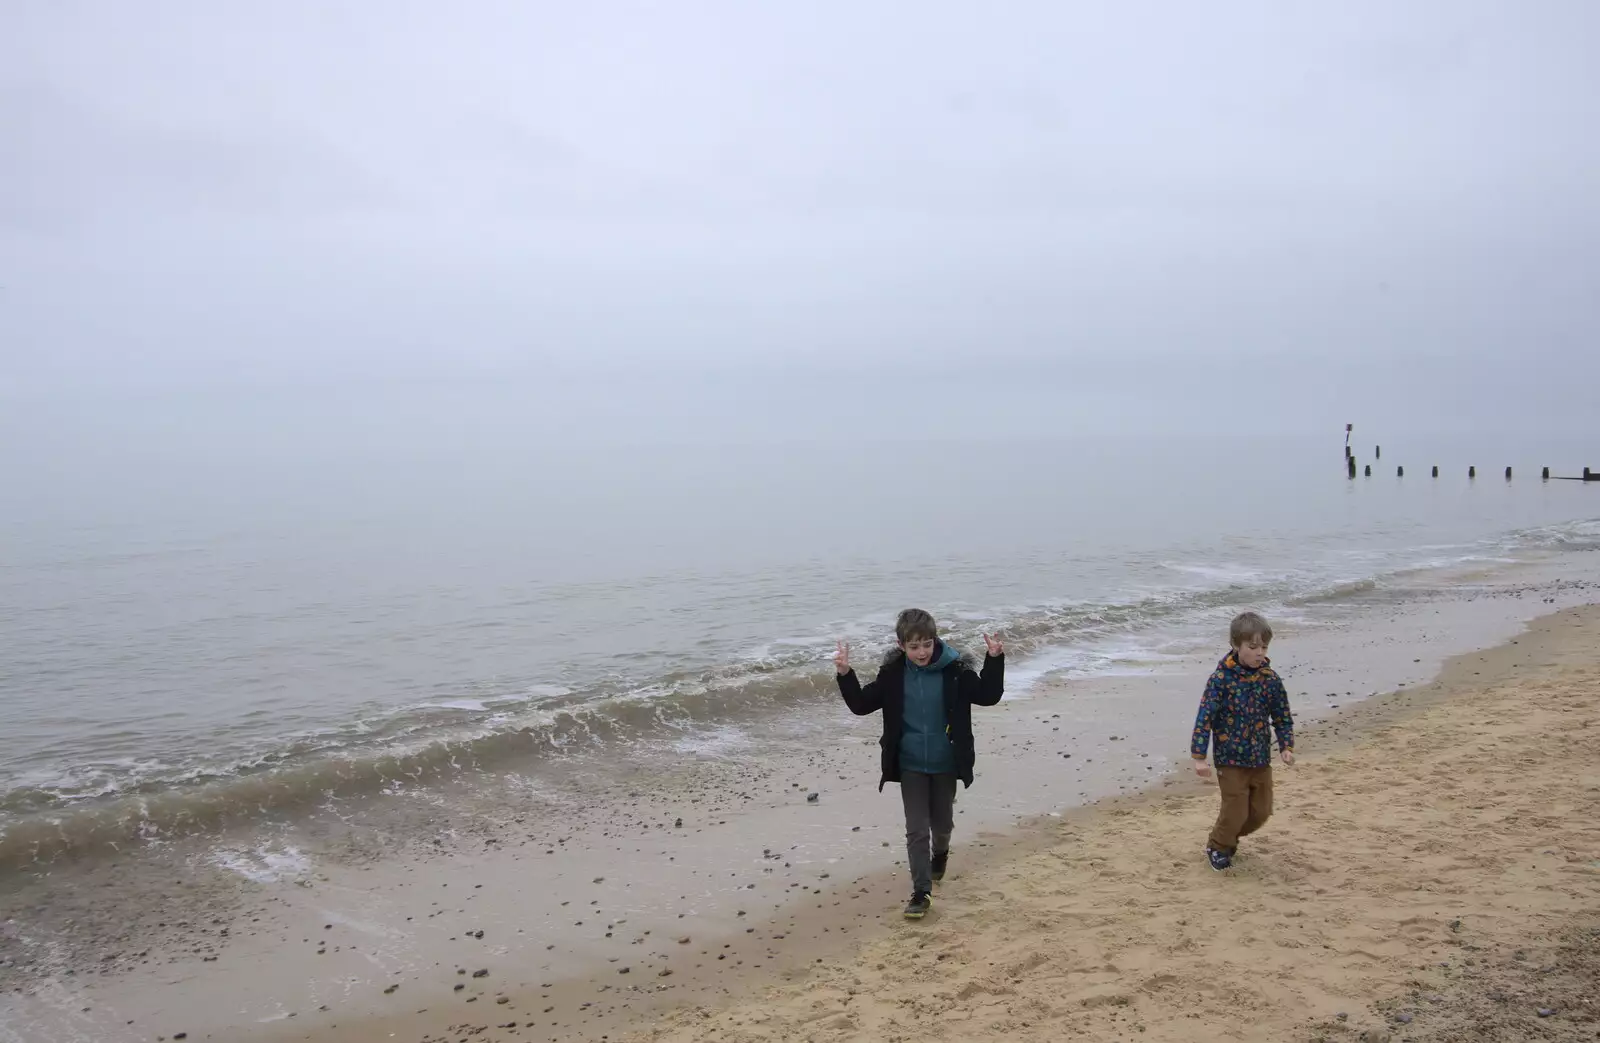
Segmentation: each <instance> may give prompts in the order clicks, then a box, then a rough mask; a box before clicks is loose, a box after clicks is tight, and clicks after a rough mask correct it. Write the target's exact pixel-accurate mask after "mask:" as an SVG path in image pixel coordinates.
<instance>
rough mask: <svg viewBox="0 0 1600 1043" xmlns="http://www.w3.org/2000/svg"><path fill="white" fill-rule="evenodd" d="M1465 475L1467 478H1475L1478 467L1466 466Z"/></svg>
mask: <svg viewBox="0 0 1600 1043" xmlns="http://www.w3.org/2000/svg"><path fill="white" fill-rule="evenodd" d="M1467 477H1468V478H1476V477H1478V469H1477V467H1469V468H1467Z"/></svg>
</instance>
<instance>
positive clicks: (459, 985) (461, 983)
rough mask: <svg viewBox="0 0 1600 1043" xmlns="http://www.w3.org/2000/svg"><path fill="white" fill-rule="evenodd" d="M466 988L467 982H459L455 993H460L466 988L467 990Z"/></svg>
mask: <svg viewBox="0 0 1600 1043" xmlns="http://www.w3.org/2000/svg"><path fill="white" fill-rule="evenodd" d="M466 987H467V986H466V983H465V982H459V981H458V982H456V988H455V991H456V992H460V991H461V990H462V989H464V988H466Z"/></svg>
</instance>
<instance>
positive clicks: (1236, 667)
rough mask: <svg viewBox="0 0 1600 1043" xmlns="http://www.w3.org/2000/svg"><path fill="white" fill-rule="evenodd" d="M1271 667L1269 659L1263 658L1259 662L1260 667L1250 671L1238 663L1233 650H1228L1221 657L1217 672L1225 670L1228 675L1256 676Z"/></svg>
mask: <svg viewBox="0 0 1600 1043" xmlns="http://www.w3.org/2000/svg"><path fill="white" fill-rule="evenodd" d="M1271 666H1272V660H1271V658H1269V657H1263V658H1262V660H1261V665H1260V666H1258V667H1256V668H1255V669H1254V670H1252V669H1250V668H1249V667H1247V666H1245V665H1244V664H1242V663H1240V662H1239V657H1238V656H1237V655H1235V654H1234V652H1233V649H1231V648H1230V649H1228V654H1227V655H1225V656H1223V657H1222V659H1221V660H1220V661H1219V662H1218V663H1217V669H1218V670H1226V671H1228V672H1229V673H1230V674H1258V673H1260V672H1261V671H1263V670H1266V669H1269V668H1270V667H1271Z"/></svg>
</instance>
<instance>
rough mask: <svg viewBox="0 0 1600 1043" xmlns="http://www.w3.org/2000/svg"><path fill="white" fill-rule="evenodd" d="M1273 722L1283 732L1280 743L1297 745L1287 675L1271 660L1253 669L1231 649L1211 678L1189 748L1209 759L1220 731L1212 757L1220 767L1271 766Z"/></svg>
mask: <svg viewBox="0 0 1600 1043" xmlns="http://www.w3.org/2000/svg"><path fill="white" fill-rule="evenodd" d="M1269 725H1270V726H1271V728H1272V729H1273V730H1274V731H1276V732H1277V733H1278V749H1280V750H1292V749H1294V718H1292V717H1291V716H1290V715H1289V694H1288V693H1287V692H1285V691H1284V689H1283V679H1282V678H1280V677H1279V676H1278V672H1277V671H1276V670H1274V669H1272V663H1271V662H1270V661H1268V662H1264V663H1262V664H1261V666H1260V667H1259V668H1257V669H1255V670H1249V669H1246V668H1245V667H1244V666H1242V665H1240V663H1239V660H1238V658H1237V657H1236V656H1235V655H1234V654H1233V653H1232V652H1229V653H1228V654H1227V655H1226V656H1223V658H1222V662H1220V663H1218V664H1217V669H1216V672H1215V673H1213V674H1212V675H1211V679H1210V680H1209V681H1207V682H1206V693H1205V695H1203V696H1202V697H1201V698H1200V713H1199V714H1198V715H1197V716H1196V717H1195V719H1194V736H1193V738H1192V740H1191V741H1190V743H1189V752H1190V753H1192V754H1193V755H1194V756H1195V757H1196V758H1199V759H1203V758H1204V757H1205V755H1206V746H1207V745H1208V744H1210V743H1211V740H1212V737H1213V736H1215V737H1216V742H1215V749H1214V750H1213V753H1212V760H1213V761H1215V762H1216V764H1217V766H1218V767H1220V768H1265V767H1267V766H1268V765H1270V764H1271V763H1272V735H1271V733H1270V732H1269V731H1268V730H1267V729H1268V726H1269Z"/></svg>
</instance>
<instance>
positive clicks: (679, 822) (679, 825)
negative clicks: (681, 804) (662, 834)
mask: <svg viewBox="0 0 1600 1043" xmlns="http://www.w3.org/2000/svg"><path fill="white" fill-rule="evenodd" d="M672 828H673V829H682V828H683V819H681V818H680V819H678V820H677V821H676V822H674V823H673V824H672Z"/></svg>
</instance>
